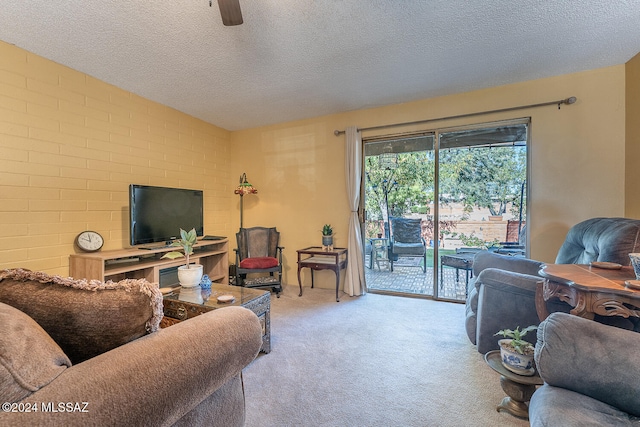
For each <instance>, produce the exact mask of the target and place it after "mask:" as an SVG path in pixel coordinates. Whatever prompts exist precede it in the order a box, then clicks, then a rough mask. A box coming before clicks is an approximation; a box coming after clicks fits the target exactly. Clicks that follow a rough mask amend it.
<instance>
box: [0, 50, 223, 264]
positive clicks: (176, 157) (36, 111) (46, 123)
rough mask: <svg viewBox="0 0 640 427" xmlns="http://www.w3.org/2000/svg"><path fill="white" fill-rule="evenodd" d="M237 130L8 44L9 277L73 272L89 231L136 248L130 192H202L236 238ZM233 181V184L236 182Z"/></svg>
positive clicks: (1, 58) (1, 65)
mask: <svg viewBox="0 0 640 427" xmlns="http://www.w3.org/2000/svg"><path fill="white" fill-rule="evenodd" d="M229 139H230V138H229V132H228V131H225V130H223V129H220V128H217V127H215V126H213V125H210V124H207V123H205V122H203V121H200V120H198V119H195V118H193V117H191V116H188V115H186V114H183V113H181V112H178V111H176V110H173V109H171V108H168V107H166V106H163V105H160V104H157V103H155V102H151V101H149V100H147V99H144V98H142V97H140V96H137V95H135V94H133V93H130V92H127V91H125V90H122V89H119V88H117V87H115V86H111V85H108V84H106V83H104V82H102V81H100V80H97V79H95V78H93V77H91V76H88V75H86V74H83V73H80V72H78V71H75V70H72V69H70V68H67V67H64V66H61V65H59V64H56V63H54V62H52V61H49V60H47V59H44V58H42V57H39V56H37V55H33V54H31V53H29V52H27V51H25V50H22V49H20V48H18V47H15V46H12V45H9V44H6V43H2V42H0V200H1V204H0V269H2V268H13V267H24V268H29V269H32V270H40V271H46V272H48V273H51V274H60V275H67V274H68V259H69V254H71V253H74V251H76V249H75V248H74V245H73V241H74V238H75V236H76V235H77V234H78V233H79V232H80V231H83V230H87V229H90V230H95V231H98V232H99V233H101V234H102V235H103V237H104V238H105V241H106V243H105V247H104V249H120V248H123V247H127V246H128V241H129V231H128V227H129V216H128V215H129V214H128V187H129V184H132V183H136V184H147V185H158V186H168V187H180V188H193V189H202V190H204V194H205V206H204V209H205V232H206V233H208V234H226V233H227V231H228V230H229V229H230V226H229V204H230V199H231V197H232V195H233V188H232V186H233V185H234V184H235V180H233V179H230V176H229V171H228V162H229ZM232 181H233V182H232Z"/></svg>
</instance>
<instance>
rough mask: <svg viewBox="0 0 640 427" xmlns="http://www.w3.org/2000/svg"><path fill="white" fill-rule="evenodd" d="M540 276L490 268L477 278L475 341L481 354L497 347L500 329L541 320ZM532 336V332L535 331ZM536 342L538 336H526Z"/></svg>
mask: <svg viewBox="0 0 640 427" xmlns="http://www.w3.org/2000/svg"><path fill="white" fill-rule="evenodd" d="M541 280H542V279H541V278H540V277H538V276H531V275H527V274H520V273H513V272H510V271H505V270H500V269H497V268H487V269H485V270H483V271H482V272H481V273H480V275H479V276H478V277H477V278H476V281H475V286H476V288H477V289H478V311H477V319H476V322H477V326H476V344H477V346H478V347H477V348H478V351H479V352H480V353H483V354H484V353H486V352H488V351H491V350H496V349H498V340H499V339H501V338H502V337H499V336H495V334H496V332H498V331H499V330H501V329H515V328H516V327H518V326H519V327H521V328H525V327H527V326H529V325H537V324H538V323H540V321H539V319H538V313H537V312H536V306H535V292H536V286H537V283H538V282H540V281H541ZM532 335H533V334H532ZM527 338H530V339H531V342H535V336H531V335H529V336H527Z"/></svg>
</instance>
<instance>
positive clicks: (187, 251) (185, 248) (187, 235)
mask: <svg viewBox="0 0 640 427" xmlns="http://www.w3.org/2000/svg"><path fill="white" fill-rule="evenodd" d="M197 239H198V236H197V234H196V230H195V228H192V229H191V230H190V231H189V232H186V231H184V230H183V229H182V228H181V229H180V238H179V239H177V240H174V241H173V242H172V243H171V246H179V247H181V248H182V252H178V251H172V252H167V253H166V254H164V255H163V256H162V258H169V259H176V258H182V257H185V258H186V259H187V268H191V267H190V264H189V255H191V254H192V253H193V245H195V244H196V241H197Z"/></svg>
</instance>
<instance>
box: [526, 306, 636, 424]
mask: <svg viewBox="0 0 640 427" xmlns="http://www.w3.org/2000/svg"><path fill="white" fill-rule="evenodd" d="M638 354H640V335H638V333H637V332H631V331H627V330H624V329H620V328H616V327H612V326H607V325H603V324H600V323H598V322H594V321H592V320H587V319H583V318H581V317H577V316H572V315H569V314H566V313H552V314H551V315H550V316H549V317H548V318H547V319H546V320H545V321H544V322H542V323H541V324H540V326H539V327H538V341H537V343H536V351H535V361H536V366H537V368H538V372H539V373H540V376H541V377H542V379H543V380H544V381H545V383H547V384H549V385H552V386H556V387H562V388H564V389H568V390H572V391H575V392H577V393H580V394H584V395H587V396H590V397H592V398H594V399H596V400H599V401H601V402H604V403H607V404H609V405H612V406H615V407H616V408H618V409H620V410H622V411H625V412H627V413H629V414H632V415H634V416H640V387H638V384H640V368H638V361H637V359H638Z"/></svg>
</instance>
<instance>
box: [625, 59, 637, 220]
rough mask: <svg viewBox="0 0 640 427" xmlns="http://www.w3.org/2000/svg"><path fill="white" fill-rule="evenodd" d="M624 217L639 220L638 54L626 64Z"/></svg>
mask: <svg viewBox="0 0 640 427" xmlns="http://www.w3.org/2000/svg"><path fill="white" fill-rule="evenodd" d="M625 77H626V120H625V125H626V152H625V160H626V167H625V172H626V173H625V187H626V188H625V215H626V216H628V217H630V218H640V185H639V184H638V183H640V167H638V160H640V53H639V54H637V55H636V56H635V57H633V58H632V59H631V60H630V61H629V62H627V64H626V75H625Z"/></svg>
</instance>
